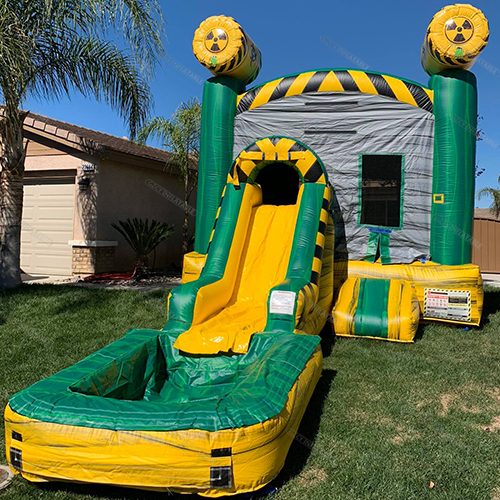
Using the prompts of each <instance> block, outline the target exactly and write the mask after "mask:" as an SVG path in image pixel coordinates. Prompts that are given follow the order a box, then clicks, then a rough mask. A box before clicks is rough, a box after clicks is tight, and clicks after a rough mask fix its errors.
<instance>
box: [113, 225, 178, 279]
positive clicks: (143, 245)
mask: <svg viewBox="0 0 500 500" xmlns="http://www.w3.org/2000/svg"><path fill="white" fill-rule="evenodd" d="M111 225H112V226H113V227H114V228H115V229H116V230H117V231H118V232H119V233H120V234H121V235H122V236H123V237H124V238H125V240H126V241H127V243H128V244H129V245H130V246H131V247H132V250H133V251H134V253H135V258H134V267H135V272H134V274H135V275H137V276H139V277H141V276H144V275H145V274H147V271H148V268H149V254H150V253H151V252H155V256H156V247H157V246H158V245H159V244H160V243H161V242H162V241H164V240H166V239H167V238H168V237H169V236H170V235H171V234H172V233H173V232H174V227H173V226H169V225H168V224H167V223H165V222H158V221H157V220H152V221H151V224H150V223H149V221H148V219H146V220H145V221H144V220H143V219H136V218H134V219H132V220H131V219H127V220H126V221H123V220H120V221H118V224H115V223H111ZM153 266H154V262H153Z"/></svg>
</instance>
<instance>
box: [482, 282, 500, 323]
mask: <svg viewBox="0 0 500 500" xmlns="http://www.w3.org/2000/svg"><path fill="white" fill-rule="evenodd" d="M499 311H500V288H493V287H488V288H487V289H486V290H485V291H484V304H483V316H482V318H481V325H480V326H479V329H480V330H482V329H483V328H484V327H485V326H487V325H489V324H490V323H491V317H492V316H493V315H495V314H496V313H498V312H499Z"/></svg>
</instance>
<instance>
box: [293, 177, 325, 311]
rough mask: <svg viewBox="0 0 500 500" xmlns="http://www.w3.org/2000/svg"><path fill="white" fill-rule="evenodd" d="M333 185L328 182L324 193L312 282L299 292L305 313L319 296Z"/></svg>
mask: <svg viewBox="0 0 500 500" xmlns="http://www.w3.org/2000/svg"><path fill="white" fill-rule="evenodd" d="M332 196H333V194H332V187H331V186H330V185H329V184H327V185H326V186H325V192H324V194H323V205H322V207H321V215H320V221H319V225H318V233H317V235H316V246H315V248H314V259H313V264H312V271H311V280H310V282H309V283H308V284H307V285H306V286H305V287H304V288H302V289H301V290H300V292H299V294H302V295H303V302H304V304H305V305H306V308H307V309H305V310H304V311H303V313H306V314H308V313H310V312H312V310H313V309H314V307H315V306H316V303H317V301H318V296H319V278H320V275H321V268H322V265H323V250H324V248H325V238H326V227H327V224H328V218H329V216H331V200H332Z"/></svg>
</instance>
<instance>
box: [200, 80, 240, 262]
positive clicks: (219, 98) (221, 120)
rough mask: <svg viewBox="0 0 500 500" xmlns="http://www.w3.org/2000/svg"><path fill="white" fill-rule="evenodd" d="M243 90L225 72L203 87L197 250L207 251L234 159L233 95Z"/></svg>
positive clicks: (234, 107)
mask: <svg viewBox="0 0 500 500" xmlns="http://www.w3.org/2000/svg"><path fill="white" fill-rule="evenodd" d="M244 91H245V86H244V85H243V83H242V82H240V81H239V80H236V79H235V78H231V77H228V76H217V77H214V78H210V79H209V80H207V81H206V82H205V86H204V87H203V105H202V111H201V138H200V160H199V162H198V198H197V201H196V229H195V246H194V249H195V251H196V252H198V253H202V254H205V253H206V252H207V248H208V242H209V240H210V233H211V232H212V229H213V226H214V222H215V216H216V213H217V209H218V208H219V202H220V198H221V195H222V190H223V189H224V186H225V185H226V181H227V173H228V171H229V168H230V167H231V164H232V161H233V138H234V117H235V114H236V99H237V97H238V94H241V93H242V92H244Z"/></svg>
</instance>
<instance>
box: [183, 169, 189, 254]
mask: <svg viewBox="0 0 500 500" xmlns="http://www.w3.org/2000/svg"><path fill="white" fill-rule="evenodd" d="M188 233H189V172H186V173H185V174H184V224H183V225H182V255H185V254H187V251H188V245H189V234H188Z"/></svg>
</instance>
